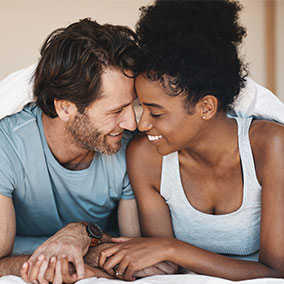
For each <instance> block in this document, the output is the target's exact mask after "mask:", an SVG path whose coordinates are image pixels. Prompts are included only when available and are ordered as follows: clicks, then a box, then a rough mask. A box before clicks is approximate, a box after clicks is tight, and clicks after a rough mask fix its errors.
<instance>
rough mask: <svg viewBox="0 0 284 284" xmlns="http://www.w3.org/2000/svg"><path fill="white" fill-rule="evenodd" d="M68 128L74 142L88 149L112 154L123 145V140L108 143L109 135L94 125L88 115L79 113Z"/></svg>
mask: <svg viewBox="0 0 284 284" xmlns="http://www.w3.org/2000/svg"><path fill="white" fill-rule="evenodd" d="M67 128H68V130H69V132H70V134H71V136H72V138H73V143H75V144H76V145H77V146H79V147H81V148H84V149H87V150H88V151H92V152H100V153H103V154H108V155H110V154H114V153H117V152H118V151H119V149H120V147H121V141H118V142H117V143H116V144H115V145H111V144H110V143H108V142H107V135H104V134H102V133H101V131H99V130H98V129H97V128H96V127H95V126H94V125H92V123H91V122H90V119H89V117H88V116H87V115H84V114H81V113H77V114H76V116H75V118H74V120H73V121H72V122H71V123H70V124H69V125H68V126H67Z"/></svg>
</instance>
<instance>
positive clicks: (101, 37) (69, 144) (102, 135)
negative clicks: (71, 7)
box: [0, 19, 139, 283]
mask: <svg viewBox="0 0 284 284" xmlns="http://www.w3.org/2000/svg"><path fill="white" fill-rule="evenodd" d="M138 58H139V48H138V47H137V45H136V43H135V34H134V33H133V32H132V31H131V30H129V29H127V28H125V27H121V26H112V25H103V26H101V25H99V24H97V23H96V22H95V21H91V20H89V19H84V20H81V21H80V22H77V23H74V24H72V25H70V26H69V27H67V28H65V29H58V30H56V31H54V32H53V33H52V34H51V35H50V36H49V37H48V39H47V40H46V42H45V43H44V45H43V47H42V49H41V59H40V61H39V64H38V66H37V67H36V71H35V75H34V95H35V96H36V99H37V104H36V105H35V104H30V105H28V106H26V107H25V108H24V110H22V111H21V112H19V113H17V114H14V115H12V116H8V117H5V118H4V119H2V120H1V121H0V141H1V143H0V227H1V233H0V257H1V260H0V271H1V275H7V274H14V275H20V274H19V273H20V269H21V267H22V266H23V264H24V263H25V262H27V260H28V259H29V256H27V255H18V256H11V253H12V249H13V246H14V240H15V235H16V234H17V236H18V237H19V238H20V239H21V240H22V241H25V239H26V238H30V237H33V239H32V241H33V242H34V244H35V247H36V246H37V245H39V244H40V243H41V242H42V241H43V240H44V239H46V238H48V237H50V236H51V235H53V234H55V233H56V232H57V231H59V230H60V229H61V228H62V227H64V226H66V225H67V224H69V223H71V224H69V225H67V226H66V227H65V228H64V229H63V230H61V231H59V232H58V233H57V234H56V235H55V236H53V238H52V240H54V241H53V242H50V240H48V241H47V242H45V243H44V244H43V245H42V246H41V247H40V248H39V249H38V251H36V253H35V254H34V255H33V257H32V258H31V259H30V260H29V262H28V263H26V264H25V266H24V267H26V268H27V267H30V268H32V267H34V266H35V265H34V264H35V263H36V262H37V261H38V259H39V260H40V261H41V262H40V264H41V265H40V267H37V269H38V276H37V277H38V280H39V281H40V282H43V283H46V280H45V276H44V275H45V271H46V269H47V267H48V265H49V263H55V262H54V258H55V260H60V258H61V256H63V255H65V256H66V257H67V259H68V261H69V262H72V263H73V264H74V265H75V267H76V270H77V275H76V277H77V279H80V278H82V277H83V276H84V265H83V260H82V256H83V255H85V254H86V252H87V250H88V247H89V244H90V243H91V238H90V237H89V236H88V234H87V232H86V225H85V224H83V223H76V221H79V220H84V221H86V222H95V223H97V224H98V225H99V226H100V227H101V228H102V230H104V231H108V232H110V233H113V225H114V223H115V219H112V218H111V217H112V216H111V213H112V211H113V210H114V209H115V207H116V205H117V204H118V219H119V228H120V233H121V234H122V235H128V236H137V235H139V225H138V222H137V211H136V204H135V200H134V196H133V192H132V189H131V186H130V184H129V181H128V177H127V174H126V164H125V147H126V145H127V143H128V141H129V139H130V138H131V135H129V134H127V133H124V130H129V131H133V130H135V129H136V121H135V114H134V110H133V101H134V99H135V92H134V80H133V78H134V76H135V72H136V62H137V61H138ZM121 220H123V222H122V221H121ZM72 222H73V223H72ZM74 222H75V223H74ZM75 236H77V237H78V240H76V239H75ZM30 248H32V247H30ZM44 252H49V255H50V256H49V257H48V256H45V257H43V256H40V255H41V254H42V253H44ZM52 257H53V259H51V258H52ZM54 269H55V270H56V271H55V278H54V283H56V282H58V283H60V282H61V281H62V276H61V275H60V271H61V269H60V261H58V262H57V263H56V267H55V268H54ZM33 273H34V274H37V273H35V272H34V270H33V271H29V275H30V276H31V274H33ZM32 278H33V277H31V279H29V280H33V279H32Z"/></svg>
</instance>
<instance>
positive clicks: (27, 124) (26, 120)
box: [0, 104, 39, 149]
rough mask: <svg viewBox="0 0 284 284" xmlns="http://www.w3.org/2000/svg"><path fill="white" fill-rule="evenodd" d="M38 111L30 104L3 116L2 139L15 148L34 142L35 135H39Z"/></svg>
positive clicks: (0, 132) (0, 131) (0, 130)
mask: <svg viewBox="0 0 284 284" xmlns="http://www.w3.org/2000/svg"><path fill="white" fill-rule="evenodd" d="M37 111H39V110H38V108H37V107H36V106H35V105H34V104H30V105H27V106H26V107H25V108H24V109H23V110H22V111H20V112H18V113H16V114H13V115H10V116H7V117H4V118H2V119H1V120H0V135H1V137H2V138H1V139H2V141H3V140H6V141H7V143H8V144H10V145H13V148H15V149H16V148H20V145H22V144H26V143H30V144H32V141H33V137H34V136H35V135H36V136H38V133H39V131H38V124H37ZM2 145H4V143H3V144H2Z"/></svg>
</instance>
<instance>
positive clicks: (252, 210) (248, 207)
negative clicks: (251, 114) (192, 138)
mask: <svg viewBox="0 0 284 284" xmlns="http://www.w3.org/2000/svg"><path fill="white" fill-rule="evenodd" d="M235 119H236V120H237V124H238V146H239V152H240V159H241V166H242V174H243V200H242V204H241V207H240V208H239V209H238V210H236V211H234V212H232V213H228V214H222V215H212V214H207V213H203V212H201V211H198V210H197V209H195V208H194V207H193V206H191V204H190V202H189V201H188V199H187V197H186V195H185V192H184V190H183V187H182V183H181V177H180V169H179V160H178V152H174V153H171V154H169V155H167V156H164V157H163V163H162V176H161V189H160V193H161V195H162V196H163V197H164V199H165V200H166V202H167V204H168V206H169V209H170V214H171V218H172V226H173V231H174V235H175V237H176V238H177V239H179V240H182V241H185V242H188V243H190V244H192V245H194V246H197V247H200V248H203V249H206V250H208V251H212V252H215V253H220V254H233V255H249V254H252V253H254V252H256V251H257V250H258V249H259V237H260V213H261V186H260V184H259V182H258V180H257V177H256V172H255V165H254V159H253V155H252V150H251V147H250V142H249V133H248V132H249V127H250V124H251V121H252V118H235Z"/></svg>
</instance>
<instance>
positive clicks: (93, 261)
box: [84, 243, 115, 267]
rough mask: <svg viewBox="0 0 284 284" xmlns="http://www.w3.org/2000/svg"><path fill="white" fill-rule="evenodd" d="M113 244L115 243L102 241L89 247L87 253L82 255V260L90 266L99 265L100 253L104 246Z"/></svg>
mask: <svg viewBox="0 0 284 284" xmlns="http://www.w3.org/2000/svg"><path fill="white" fill-rule="evenodd" d="M113 245H115V243H102V244H99V245H96V246H95V247H90V248H89V250H88V252H87V254H86V255H85V257H84V262H85V263H86V264H88V265H89V266H92V267H99V258H100V253H101V251H103V250H104V249H106V248H109V247H111V246H113Z"/></svg>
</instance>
